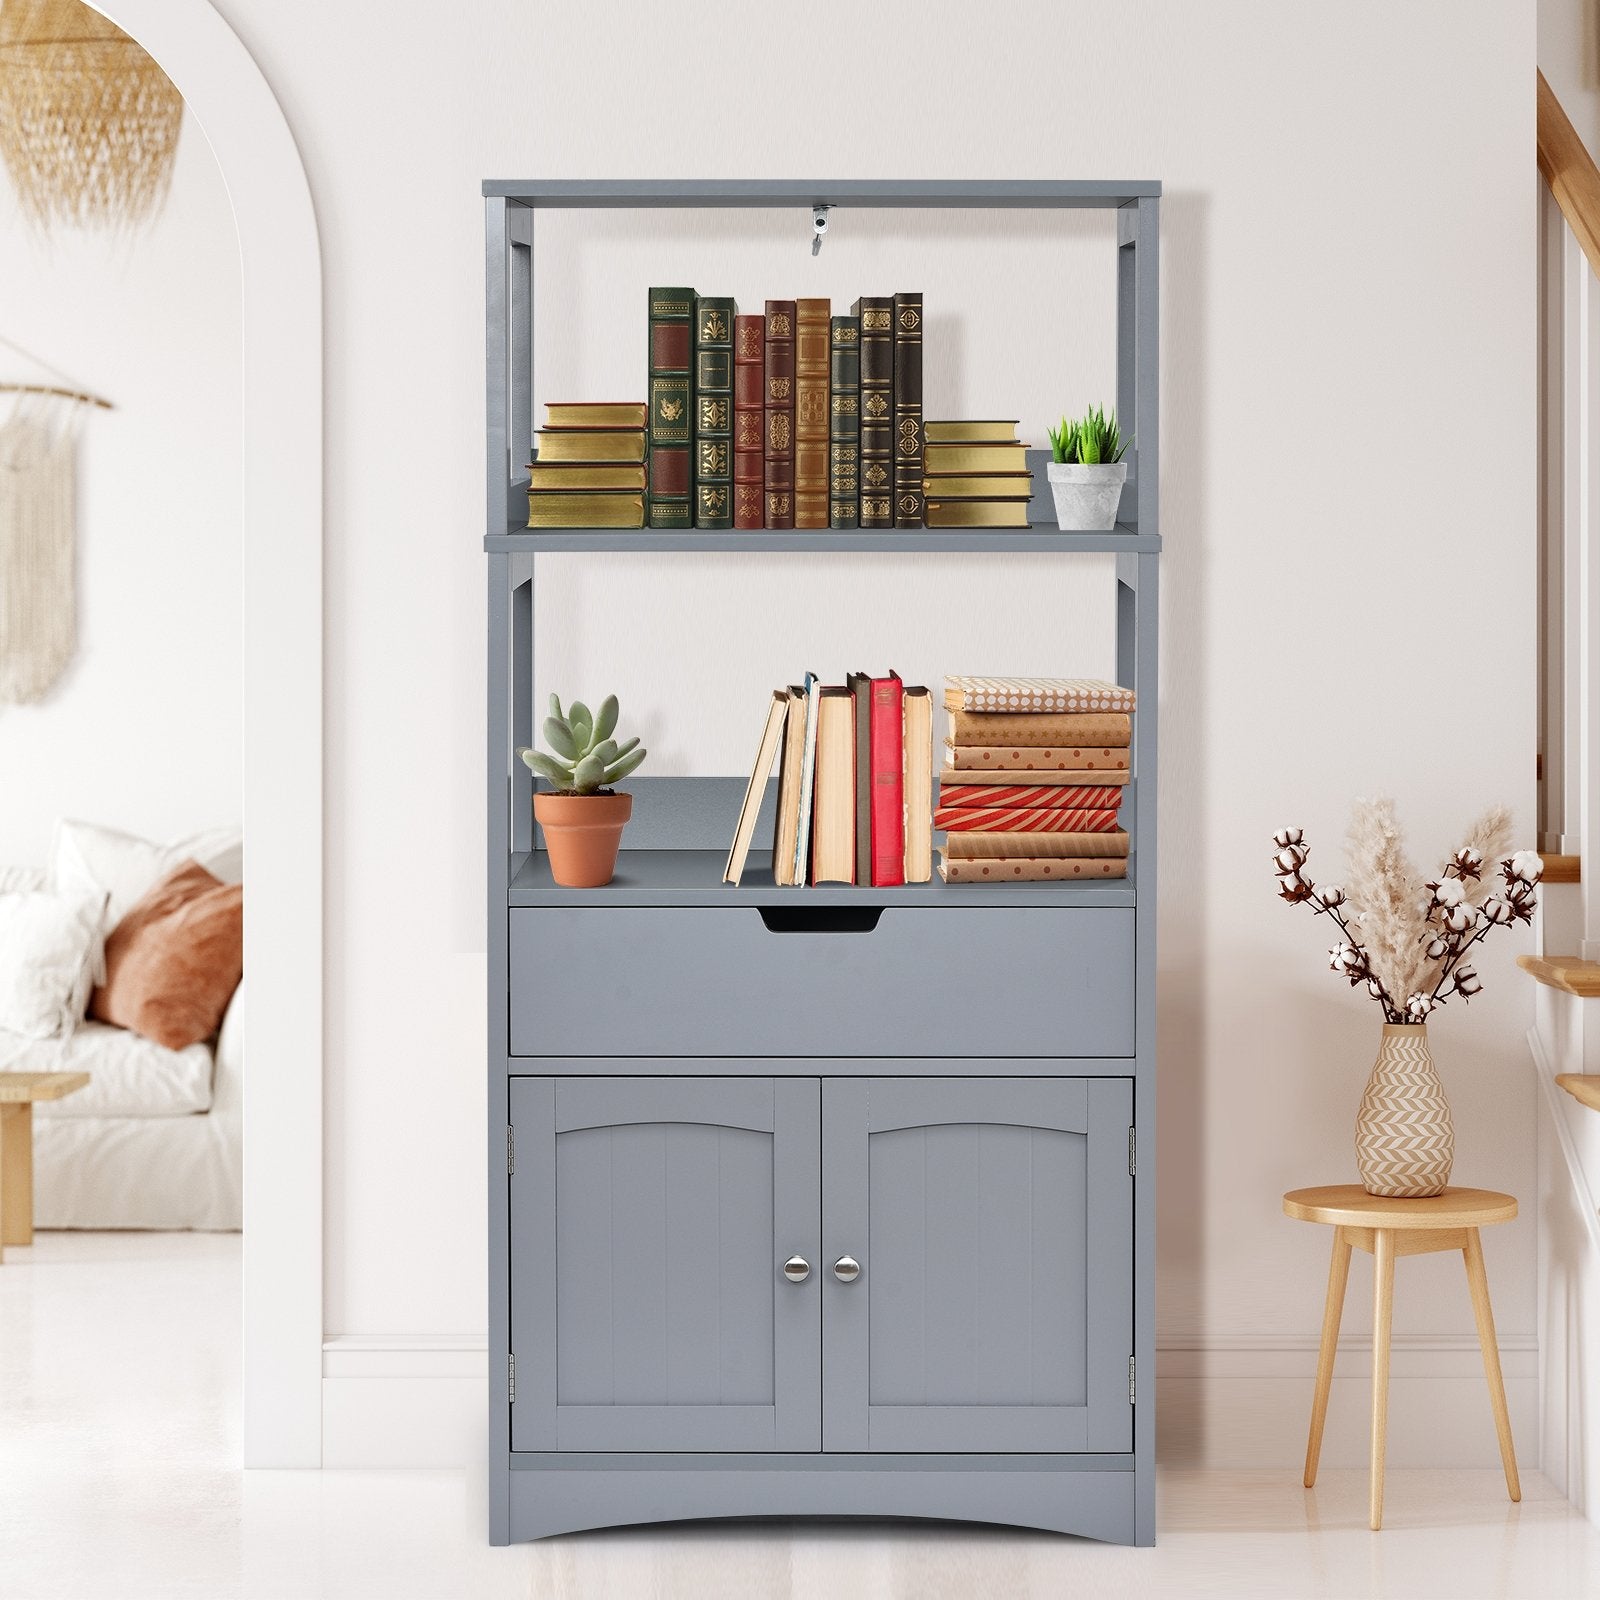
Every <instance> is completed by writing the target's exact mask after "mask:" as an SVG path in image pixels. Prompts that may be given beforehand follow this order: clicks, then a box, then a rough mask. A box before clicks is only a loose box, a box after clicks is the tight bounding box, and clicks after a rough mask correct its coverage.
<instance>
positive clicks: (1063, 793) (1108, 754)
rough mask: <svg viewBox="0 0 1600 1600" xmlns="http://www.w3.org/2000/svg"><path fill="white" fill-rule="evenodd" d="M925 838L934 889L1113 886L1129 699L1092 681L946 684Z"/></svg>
mask: <svg viewBox="0 0 1600 1600" xmlns="http://www.w3.org/2000/svg"><path fill="white" fill-rule="evenodd" d="M944 704H945V710H946V711H947V712H948V713H949V716H950V733H949V736H948V737H947V739H946V741H945V765H944V767H943V769H942V770H941V771H940V774H939V804H938V808H937V809H936V810H935V812H934V814H933V821H934V826H935V827H938V828H944V829H945V830H946V831H947V837H946V839H945V843H944V845H943V847H942V848H941V849H940V852H939V855H940V861H939V874H940V876H941V877H942V878H943V879H944V880H945V882H946V883H994V882H998V881H1000V880H1002V879H1004V880H1008V881H1014V882H1021V883H1039V882H1044V881H1046V880H1055V879H1062V878H1078V879H1082V878H1122V877H1126V876H1127V870H1128V835H1127V833H1126V832H1125V831H1123V830H1122V829H1121V828H1120V827H1119V826H1118V820H1117V813H1118V809H1119V807H1120V806H1121V804H1122V794H1123V788H1124V786H1125V785H1126V784H1127V782H1128V778H1129V760H1128V757H1129V751H1130V748H1131V745H1132V735H1133V717H1132V713H1133V709H1134V695H1133V690H1131V689H1124V688H1121V687H1120V686H1119V685H1117V684H1114V683H1106V682H1104V681H1102V680H1100V679H1097V678H947V679H946V680H945V690H944Z"/></svg>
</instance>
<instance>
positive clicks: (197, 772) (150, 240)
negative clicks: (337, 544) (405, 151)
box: [0, 119, 242, 862]
mask: <svg viewBox="0 0 1600 1600" xmlns="http://www.w3.org/2000/svg"><path fill="white" fill-rule="evenodd" d="M0 283H3V284H4V285H5V292H4V297H3V302H0V334H4V335H5V336H6V337H7V338H9V339H13V340H15V341H16V342H17V343H19V344H21V345H22V346H24V347H25V348H26V349H27V350H29V351H31V352H33V353H34V354H36V355H39V356H41V357H43V358H44V359H45V360H47V361H49V362H50V363H51V364H52V365H54V366H56V367H59V368H61V369H62V370H63V371H65V372H68V373H71V374H72V376H73V377H74V378H76V379H77V380H78V381H80V382H81V383H84V384H86V385H87V386H88V387H89V388H90V389H92V390H94V391H95V392H96V393H99V394H102V395H104V396H105V397H106V398H108V399H110V400H111V401H113V402H114V404H115V407H116V409H115V410H113V411H100V410H95V411H92V412H90V413H88V414H87V415H86V416H85V417H84V418H83V422H82V434H81V441H82V442H81V448H80V453H79V458H78V480H77V487H78V546H77V552H78V630H79V634H78V652H77V655H76V657H75V659H74V660H73V662H72V664H71V665H70V666H69V668H68V669H67V672H66V674H65V676H64V677H63V678H62V679H61V681H60V682H58V683H57V685H56V687H55V688H54V689H53V690H52V691H51V693H50V694H49V695H48V696H47V697H46V698H45V699H44V700H43V701H42V702H41V703H39V704H37V705H33V706H20V707H19V706H11V707H0V861H14V862H42V861H43V860H44V859H45V854H46V851H47V848H48V845H49V841H50V830H51V826H52V824H53V823H54V821H55V819H56V818H57V817H58V816H61V815H68V816H79V817H85V818H88V819H90V820H93V821H99V822H106V823H111V824H113V825H115V826H118V827H123V828H128V829H131V830H132V831H134V832H136V833H142V834H145V835H147V836H149V837H153V838H157V839H170V838H177V837H180V836H181V835H183V834H186V833H191V832H194V831H196V830H197V829H200V828H209V827H217V826H222V825H225V824H234V823H237V822H238V820H239V814H240V783H239V761H240V752H241V747H242V746H241V740H242V730H241V728H240V719H239V668H240V658H239V597H240V588H239V568H240V545H239V515H238V503H239V500H238V496H239V490H238V483H239V382H240V379H239V249H238V237H237V235H236V233H235V231H234V226H233V215H232V212H231V211H230V209H229V206H228V197H227V192H226V190H225V189H224V188H223V184H222V174H221V173H220V172H219V171H218V170H217V164H216V161H215V159H214V158H213V156H212V154H211V150H210V147H209V146H208V145H207V144H206V142H205V139H204V138H203V137H202V136H201V134H200V132H199V130H198V128H196V127H195V126H194V123H193V120H192V119H189V120H187V121H186V123H185V126H184V129H183V132H182V135H181V137H180V139H179V143H178V154H177V166H176V170H175V172H174V175H173V183H172V191H171V195H170V197H169V199H168V201H167V205H166V209H165V210H164V211H163V212H162V213H161V215H160V217H159V218H158V219H157V220H156V222H155V223H154V224H153V225H152V226H151V227H150V228H149V229H148V230H147V231H145V232H142V233H140V234H138V235H136V236H135V237H133V238H126V237H120V236H119V237H107V236H105V235H103V234H99V233H91V232H83V231H77V230H71V229H57V230H55V231H54V232H52V233H51V234H49V235H47V236H41V235H40V234H38V233H37V232H35V231H34V230H33V229H31V228H29V227H28V226H27V224H26V223H25V222H24V220H23V218H22V216H21V215H20V213H19V211H18V209H17V202H16V196H15V192H14V191H13V189H12V188H11V185H10V181H9V179H7V178H6V177H5V176H4V174H3V172H0ZM41 376H42V375H41V373H40V372H39V371H38V370H37V369H35V368H33V367H31V366H29V365H28V364H27V363H26V362H24V361H23V360H22V359H21V358H20V357H17V356H15V355H13V354H12V352H10V351H9V350H7V349H5V348H4V347H3V346H0V378H4V379H6V380H21V381H28V382H34V381H39V379H40V378H41ZM46 381H49V380H48V379H46ZM8 399H9V397H0V401H5V400H8Z"/></svg>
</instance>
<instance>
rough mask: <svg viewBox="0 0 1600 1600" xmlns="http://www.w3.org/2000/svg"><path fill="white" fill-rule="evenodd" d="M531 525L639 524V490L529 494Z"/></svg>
mask: <svg viewBox="0 0 1600 1600" xmlns="http://www.w3.org/2000/svg"><path fill="white" fill-rule="evenodd" d="M528 526H529V527H530V528H642V527H643V526H644V496H643V495H642V494H530V495H529V496H528Z"/></svg>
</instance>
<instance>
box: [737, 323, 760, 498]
mask: <svg viewBox="0 0 1600 1600" xmlns="http://www.w3.org/2000/svg"><path fill="white" fill-rule="evenodd" d="M766 325H767V319H766V318H765V317H761V316H745V317H735V318H734V321H733V525H734V527H736V528H764V527H766V525H767V524H766V502H765V500H764V499H763V496H764V494H765V493H766V489H765V484H766V470H765V468H764V467H763V465H762V456H763V446H762V439H763V437H764V436H765V433H766V384H767V375H766V369H765V359H766V337H765V335H766Z"/></svg>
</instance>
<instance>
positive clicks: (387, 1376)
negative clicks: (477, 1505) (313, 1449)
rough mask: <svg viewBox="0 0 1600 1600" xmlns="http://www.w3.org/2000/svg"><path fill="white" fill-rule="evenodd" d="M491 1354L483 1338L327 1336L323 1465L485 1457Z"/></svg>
mask: <svg viewBox="0 0 1600 1600" xmlns="http://www.w3.org/2000/svg"><path fill="white" fill-rule="evenodd" d="M488 1376H489V1357H488V1353H487V1350H486V1348H485V1346H484V1342H483V1340H482V1339H481V1338H479V1339H474V1338H471V1337H466V1338H461V1339H368V1338H359V1337H345V1338H338V1339H327V1340H325V1341H324V1342H323V1346H322V1464H323V1466H324V1467H464V1466H466V1465H467V1464H468V1463H469V1462H476V1461H477V1460H478V1459H480V1458H481V1457H482V1455H483V1452H484V1449H485V1445H486V1440H487V1438H488V1428H487V1424H486V1422H485V1419H484V1406H485V1401H486V1397H487V1392H488Z"/></svg>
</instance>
